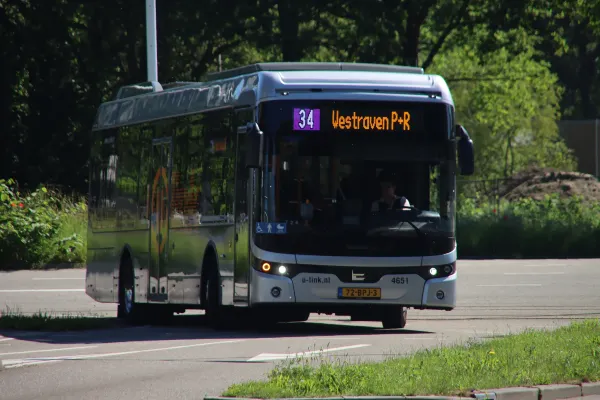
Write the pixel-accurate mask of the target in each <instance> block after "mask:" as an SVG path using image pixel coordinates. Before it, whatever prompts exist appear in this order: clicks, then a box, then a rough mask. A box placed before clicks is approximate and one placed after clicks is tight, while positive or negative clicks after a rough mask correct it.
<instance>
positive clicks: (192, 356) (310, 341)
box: [0, 259, 600, 400]
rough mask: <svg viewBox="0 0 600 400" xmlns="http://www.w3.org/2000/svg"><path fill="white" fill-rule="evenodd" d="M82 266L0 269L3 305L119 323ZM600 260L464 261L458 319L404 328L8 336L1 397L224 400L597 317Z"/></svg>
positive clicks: (413, 320) (312, 326) (325, 326)
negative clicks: (244, 387) (298, 377)
mask: <svg viewBox="0 0 600 400" xmlns="http://www.w3.org/2000/svg"><path fill="white" fill-rule="evenodd" d="M84 276H85V273H84V271H82V270H62V271H44V272H40V271H37V272H36V271H27V272H25V271H23V272H13V273H0V306H2V307H4V308H6V307H7V306H8V307H10V308H12V309H16V310H19V311H21V312H23V313H33V312H37V311H40V310H43V311H44V310H45V311H53V312H59V313H67V312H68V313H83V314H89V313H93V314H101V315H106V316H114V315H115V307H116V306H115V305H113V304H100V303H95V302H93V301H92V300H91V299H89V298H88V297H87V296H86V295H85V293H84V292H83V287H84V279H83V278H84ZM599 284H600V260H598V259H596V260H517V261H505V260H495V261H489V260H486V261H459V298H458V305H457V308H456V309H455V310H454V311H452V312H442V311H439V312H438V311H416V310H409V313H408V323H407V326H406V329H404V330H383V329H380V327H381V324H380V323H374V322H373V323H371V322H351V321H349V320H348V318H340V317H335V316H334V317H331V316H317V315H315V316H312V317H311V319H310V320H309V322H306V323H301V324H283V325H281V326H279V327H277V328H274V329H272V330H269V331H264V332H261V331H251V330H243V331H241V330H240V331H225V332H216V331H212V330H210V329H208V328H206V327H205V326H204V321H203V316H202V315H197V314H198V313H196V315H191V316H187V315H182V316H178V317H177V319H176V323H175V324H174V325H172V326H156V327H135V328H118V329H113V330H102V331H92V332H78V333H33V332H31V333H25V332H8V331H0V360H2V364H3V365H4V370H2V371H0V393H1V395H0V398H2V400H9V399H20V400H23V399H59V398H60V399H106V398H115V399H117V398H127V399H128V400H136V399H145V400H150V399H165V398H185V399H188V398H198V399H199V398H202V396H205V395H219V394H221V393H222V391H223V390H224V389H226V388H227V387H228V386H229V385H231V384H232V383H237V382H243V381H247V380H254V379H263V378H264V377H265V376H266V373H267V372H268V371H270V370H271V369H272V368H273V366H274V365H276V364H277V363H279V362H281V360H283V359H284V358H286V357H288V356H289V355H290V354H296V355H301V356H304V357H311V356H315V355H318V354H321V353H322V354H325V355H327V356H329V357H333V358H334V359H348V360H350V361H360V360H373V359H383V358H385V357H387V356H389V355H390V354H407V353H410V352H412V351H414V350H416V349H419V348H423V347H432V346H439V345H448V344H452V343H457V342H463V341H466V340H469V339H484V338H489V337H492V336H496V335H503V334H506V333H512V332H518V331H520V330H522V329H524V328H545V327H558V326H561V325H566V324H568V323H569V322H570V321H572V320H575V319H584V318H598V317H600V290H598V285H599Z"/></svg>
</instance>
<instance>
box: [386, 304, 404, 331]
mask: <svg viewBox="0 0 600 400" xmlns="http://www.w3.org/2000/svg"><path fill="white" fill-rule="evenodd" d="M406 315H407V309H406V307H394V308H392V309H391V310H389V311H388V312H386V314H385V316H384V317H383V319H382V320H381V322H382V324H383V329H402V328H404V327H405V326H406Z"/></svg>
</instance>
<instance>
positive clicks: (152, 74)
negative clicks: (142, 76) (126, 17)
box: [146, 0, 158, 82]
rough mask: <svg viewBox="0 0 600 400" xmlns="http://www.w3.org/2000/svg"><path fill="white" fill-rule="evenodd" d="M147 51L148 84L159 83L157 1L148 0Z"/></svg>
mask: <svg viewBox="0 0 600 400" xmlns="http://www.w3.org/2000/svg"><path fill="white" fill-rule="evenodd" d="M146 50H147V54H148V55H147V64H148V82H158V56H157V53H156V0H146Z"/></svg>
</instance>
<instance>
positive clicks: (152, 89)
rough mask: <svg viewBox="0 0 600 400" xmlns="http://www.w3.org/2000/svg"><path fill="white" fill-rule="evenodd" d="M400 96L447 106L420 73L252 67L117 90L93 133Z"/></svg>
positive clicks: (338, 66)
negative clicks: (298, 101)
mask: <svg viewBox="0 0 600 400" xmlns="http://www.w3.org/2000/svg"><path fill="white" fill-rule="evenodd" d="M349 92H352V95H351V96H352V98H355V97H356V99H360V97H361V95H369V96H370V98H373V96H375V97H382V98H383V97H387V98H388V99H389V98H390V96H391V97H392V98H394V97H395V98H396V99H397V100H398V99H399V98H400V96H402V97H403V98H407V99H416V100H419V101H438V102H439V101H441V102H445V103H447V104H451V105H453V100H452V96H451V94H450V90H449V88H448V86H447V84H446V82H445V80H444V79H443V78H442V77H440V76H438V75H429V74H425V73H424V71H423V69H422V68H416V67H405V66H394V65H383V64H359V63H258V64H252V65H247V66H244V67H241V68H235V69H231V70H226V71H222V72H217V73H212V74H209V75H208V79H207V80H206V81H204V82H173V83H168V84H165V85H162V86H161V85H160V84H157V83H156V82H155V83H154V84H152V83H151V82H146V83H141V84H135V85H128V86H124V87H122V88H120V89H119V91H118V93H117V96H116V98H115V99H114V100H111V101H108V102H105V103H102V104H101V105H100V107H99V108H98V111H97V113H96V119H95V121H94V125H93V127H92V129H93V130H102V129H110V128H115V127H119V126H126V125H134V124H140V123H144V122H150V121H155V120H159V119H165V118H171V117H176V116H182V115H189V114H195V113H199V112H202V111H206V110H211V109H217V108H224V107H236V108H244V107H252V106H255V105H256V104H257V103H258V102H261V101H267V100H272V99H277V98H283V96H288V97H287V98H290V99H291V98H302V99H306V98H321V99H325V98H327V99H336V98H339V97H340V96H342V95H343V94H345V98H346V99H348V93H349Z"/></svg>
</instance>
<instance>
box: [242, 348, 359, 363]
mask: <svg viewBox="0 0 600 400" xmlns="http://www.w3.org/2000/svg"><path fill="white" fill-rule="evenodd" d="M367 346H370V344H355V345H353V346H344V347H334V348H331V349H324V350H313V351H304V352H301V353H293V354H279V353H261V354H259V355H257V356H255V357H252V358H250V359H248V360H246V362H261V361H270V360H284V359H286V358H288V357H291V358H296V357H308V356H311V355H313V354H323V353H331V352H332V351H341V350H349V349H358V348H359V347H367Z"/></svg>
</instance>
